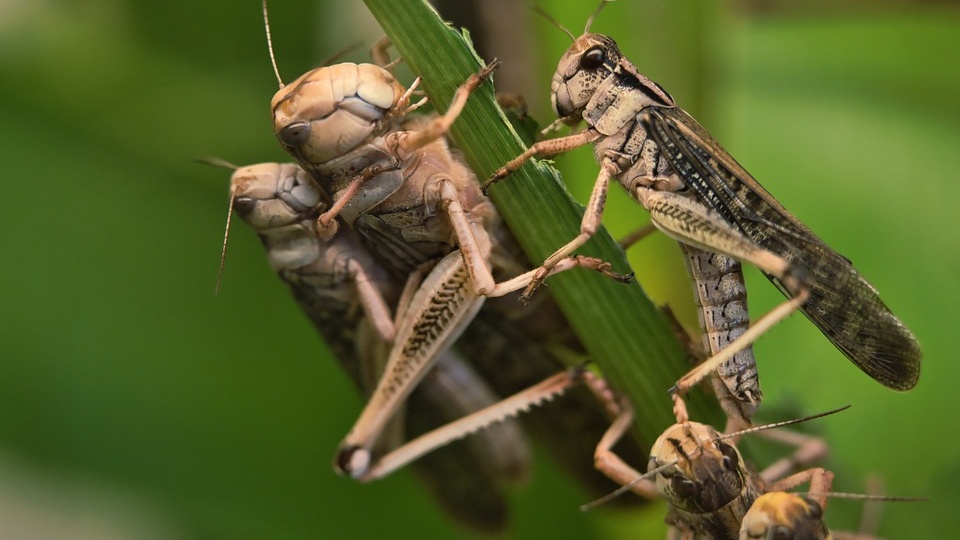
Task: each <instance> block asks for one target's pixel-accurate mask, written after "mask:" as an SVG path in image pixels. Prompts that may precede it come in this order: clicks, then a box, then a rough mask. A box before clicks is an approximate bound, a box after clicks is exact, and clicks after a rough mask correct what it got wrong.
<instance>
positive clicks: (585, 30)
mask: <svg viewBox="0 0 960 540" xmlns="http://www.w3.org/2000/svg"><path fill="white" fill-rule="evenodd" d="M264 1H266V0H264ZM608 2H613V0H600V5H599V6H597V9H595V10H593V13H591V14H590V18H589V19H587V25H586V26H584V27H583V33H584V34H586V33H588V32H590V27H591V26H593V19H595V18H596V17H597V15H599V14H600V11H601V10H602V9H603V6H605V5H607V3H608Z"/></svg>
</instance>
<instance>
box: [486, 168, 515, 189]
mask: <svg viewBox="0 0 960 540" xmlns="http://www.w3.org/2000/svg"><path fill="white" fill-rule="evenodd" d="M508 174H510V173H509V172H507V168H506V167H500V168H499V169H497V172H495V173H493V174H491V175H490V178H489V179H488V180H487V181H486V182H484V183H483V185H482V186H480V191H482V192H483V194H484V195H486V194H487V190H489V189H490V187H491V186H493V185H494V184H496V183H497V182H499V181H501V180H503V179H504V178H506V177H507V175H508Z"/></svg>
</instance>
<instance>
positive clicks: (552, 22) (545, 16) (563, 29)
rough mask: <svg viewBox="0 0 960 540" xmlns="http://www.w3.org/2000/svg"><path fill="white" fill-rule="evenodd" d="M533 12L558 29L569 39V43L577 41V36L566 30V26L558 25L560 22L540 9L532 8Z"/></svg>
mask: <svg viewBox="0 0 960 540" xmlns="http://www.w3.org/2000/svg"><path fill="white" fill-rule="evenodd" d="M533 11H534V12H535V13H537V14H538V15H540V16H541V17H543V18H544V19H546V20H548V21H550V23H551V24H553V25H554V26H556V27H557V28H559V29H560V31H562V32H563V33H564V34H566V35H567V36H568V37H569V38H570V41H573V42H576V41H577V36H575V35H573V32H571V31H570V30H567V27H566V26H564V25H562V24H560V22H559V21H557V20H556V19H554V18H553V16H552V15H550V14H549V13H547V12H546V11H544V9H543V8H542V7H540V6H533Z"/></svg>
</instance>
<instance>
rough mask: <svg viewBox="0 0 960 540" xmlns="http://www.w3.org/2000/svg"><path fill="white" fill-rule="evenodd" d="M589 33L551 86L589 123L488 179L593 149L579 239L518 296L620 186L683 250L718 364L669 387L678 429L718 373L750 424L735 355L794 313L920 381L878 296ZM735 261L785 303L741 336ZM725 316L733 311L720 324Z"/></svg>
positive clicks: (861, 362) (890, 379)
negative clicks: (701, 388)
mask: <svg viewBox="0 0 960 540" xmlns="http://www.w3.org/2000/svg"><path fill="white" fill-rule="evenodd" d="M602 6H603V4H601V7H602ZM597 11H599V9H598V10H597ZM594 15H596V12H595V13H594ZM592 19H593V17H591V21H592ZM589 26H590V22H588V23H587V30H585V32H584V34H583V35H581V36H580V37H574V36H573V35H572V34H570V33H569V32H567V33H568V35H570V37H571V39H572V40H573V42H574V43H573V45H572V46H571V47H570V48H569V49H568V50H567V51H566V53H564V55H563V56H562V57H561V59H560V61H559V63H558V66H557V71H556V73H555V74H554V77H553V82H552V84H551V103H552V104H553V109H554V111H555V112H556V114H557V116H558V118H559V119H560V120H558V122H562V123H566V124H569V125H576V124H577V123H579V122H581V121H585V122H586V124H587V127H586V129H584V130H583V131H581V132H579V133H577V134H575V135H570V136H566V137H561V138H556V139H550V140H545V141H541V142H538V143H536V144H534V145H533V146H531V147H530V148H529V149H528V150H527V151H525V152H524V153H523V154H521V155H520V156H518V157H517V158H515V159H514V160H512V161H510V162H509V163H507V164H506V165H505V166H504V167H502V168H501V169H500V170H499V171H497V172H496V173H494V174H493V175H492V177H491V178H490V180H489V181H488V182H487V183H486V184H485V188H488V187H489V186H490V185H492V184H493V183H495V182H497V181H499V180H501V179H503V178H505V177H506V176H507V175H509V174H510V173H511V172H512V171H515V170H516V169H518V168H519V167H520V166H521V165H522V164H523V163H524V162H526V161H527V160H529V159H530V158H532V157H535V156H543V155H553V154H559V153H562V152H565V151H568V150H571V149H573V148H577V147H579V146H583V145H587V144H593V145H594V155H595V158H596V159H597V161H598V162H599V163H600V173H599V175H598V177H597V181H596V184H595V186H594V189H593V192H592V194H591V196H590V201H589V203H588V206H587V210H586V213H585V214H584V217H583V220H582V222H581V227H580V234H579V235H578V236H577V237H576V238H574V239H573V240H572V241H571V242H569V243H568V244H566V245H565V246H563V247H561V248H560V249H558V250H557V251H556V252H555V253H554V254H553V255H551V256H550V257H549V258H548V259H547V260H546V261H545V262H544V263H543V266H542V267H541V269H540V274H539V275H538V276H537V277H536V278H535V279H534V280H533V281H532V282H531V285H530V286H529V287H528V289H527V291H526V294H528V295H529V294H530V293H532V291H533V289H535V288H536V286H537V285H538V284H539V282H540V281H542V279H541V278H542V277H545V276H546V275H547V274H548V273H549V270H550V268H552V267H553V266H554V265H555V264H557V262H558V261H559V260H561V259H562V258H563V257H566V256H567V255H569V254H570V253H572V252H573V251H574V250H576V249H577V248H578V247H580V246H581V245H583V244H584V243H585V242H587V240H589V239H590V237H591V236H592V235H593V234H594V233H595V231H596V230H597V228H598V227H599V226H600V220H601V216H602V213H603V207H604V202H605V200H606V194H607V190H608V187H609V184H610V181H611V179H616V180H617V181H619V182H620V184H621V185H622V186H623V187H624V188H625V189H626V190H627V192H628V193H629V194H630V196H631V197H633V198H634V199H636V201H637V202H638V203H640V205H641V206H643V207H644V208H645V209H646V210H648V211H649V212H650V217H651V221H652V222H653V224H654V225H656V226H657V228H659V229H660V230H662V231H664V232H665V233H666V234H668V235H669V236H671V237H673V238H674V239H676V240H678V241H679V242H680V243H681V244H682V245H683V246H684V250H685V252H686V253H687V257H688V261H687V262H688V265H689V267H690V268H691V273H692V274H693V277H694V278H695V281H696V288H697V290H698V298H699V301H700V303H701V307H702V309H701V318H702V321H703V322H704V324H703V326H704V327H705V330H706V331H707V338H706V341H707V342H708V344H709V345H710V349H711V353H712V354H713V356H712V357H711V358H710V359H708V360H707V361H705V362H704V363H702V364H701V365H699V366H697V367H696V368H694V369H693V370H692V371H691V372H690V373H688V374H687V375H685V376H684V377H683V378H681V379H680V380H679V381H678V382H677V384H676V386H674V387H673V388H672V389H671V392H672V393H673V395H674V401H675V407H676V412H677V416H678V420H681V421H682V420H684V419H686V418H687V415H686V410H685V407H684V404H683V399H682V396H683V394H684V393H685V392H686V391H687V390H689V389H690V388H691V387H692V386H693V385H695V384H697V383H698V382H699V381H701V380H703V378H705V377H706V376H708V375H710V374H712V373H714V372H719V376H720V378H721V379H722V381H723V385H724V386H725V387H726V388H725V389H720V390H721V394H727V395H729V396H732V397H733V398H734V400H725V399H724V396H723V395H721V396H720V397H721V403H722V404H724V408H725V410H726V412H727V414H728V417H730V418H731V419H732V420H733V421H736V422H738V423H741V424H749V421H750V417H751V416H752V415H753V413H754V411H755V410H756V408H757V406H758V404H759V401H760V399H761V393H760V389H759V384H758V381H757V378H756V366H755V361H754V359H753V356H752V353H749V352H744V351H745V350H746V347H747V346H748V345H750V344H751V343H752V342H753V341H754V340H755V339H756V338H757V337H758V336H759V335H761V334H762V333H763V332H764V331H766V330H767V329H768V328H770V327H771V326H773V325H774V324H776V323H777V322H778V321H780V320H782V319H783V318H784V317H786V316H787V315H789V314H790V313H792V312H793V311H796V310H797V309H799V310H801V311H802V312H803V313H804V314H805V315H806V316H807V317H808V318H809V319H810V320H811V321H812V322H813V323H814V324H815V325H816V326H817V327H818V328H819V329H820V330H821V331H822V332H823V333H824V335H825V336H826V337H827V339H829V340H830V341H831V342H832V343H833V344H834V345H836V347H837V348H838V349H840V351H841V352H843V353H844V355H846V356H847V357H848V358H849V359H850V360H851V361H852V362H853V363H854V364H855V365H856V366H857V367H859V368H860V369H861V370H862V371H863V372H865V373H866V374H867V375H869V376H870V377H872V378H873V379H875V380H876V381H878V382H880V383H881V384H883V385H885V386H887V387H889V388H892V389H895V390H909V389H910V388H912V387H913V386H914V385H916V383H917V380H918V378H919V375H920V357H921V353H920V347H919V345H918V344H917V341H916V339H915V338H914V337H913V335H912V334H911V333H910V331H909V330H908V329H907V328H906V327H905V326H904V325H903V323H901V322H900V320H899V319H898V318H897V317H896V316H894V315H893V313H891V312H890V310H889V309H888V308H887V306H886V305H885V304H884V303H883V301H882V300H881V299H880V297H879V295H878V293H877V291H876V289H875V288H874V287H873V286H872V285H870V284H869V283H868V282H867V281H866V279H864V278H863V276H861V275H860V273H859V272H857V271H856V269H854V267H853V265H852V264H851V263H850V261H849V260H847V259H845V258H844V257H843V256H841V255H840V254H838V253H837V252H836V251H834V250H833V249H831V248H830V247H829V246H827V245H826V244H825V243H824V242H823V241H822V240H821V239H820V238H818V237H817V236H816V235H814V233H813V232H812V231H810V230H809V229H808V228H807V227H806V226H805V225H804V224H803V223H801V222H800V220H798V219H797V218H795V217H794V216H793V215H791V214H790V213H789V212H788V211H787V210H786V209H785V208H784V207H783V206H782V205H781V204H780V203H779V202H777V201H776V199H774V198H773V196H772V195H770V193H769V192H767V191H766V190H765V189H764V188H763V187H762V186H761V185H760V184H759V183H758V182H757V181H756V180H755V179H754V178H753V177H752V176H751V175H750V174H749V173H748V172H747V171H746V170H745V169H744V168H743V167H742V166H740V164H739V163H737V162H736V161H735V160H734V159H733V157H732V156H730V154H729V153H727V151H726V150H724V149H723V147H722V146H720V144H719V143H718V142H717V141H716V140H714V139H713V137H711V136H710V134H709V133H707V131H706V130H705V129H704V128H703V127H701V126H700V124H698V123H697V121H696V120H694V119H693V117H691V116H690V115H689V114H687V113H686V112H684V111H683V109H681V108H680V107H678V106H677V105H676V103H675V102H674V100H673V98H672V97H671V96H670V95H669V94H668V93H667V92H666V91H665V90H664V89H663V88H661V87H660V85H658V84H657V83H655V82H653V81H652V80H650V79H648V78H647V77H646V76H644V75H643V74H641V73H640V71H639V70H638V69H637V68H636V67H635V66H634V65H633V64H632V63H631V62H630V61H629V60H628V59H627V58H625V57H624V56H623V54H622V53H621V52H620V50H619V48H618V47H617V44H616V42H614V40H613V39H611V38H610V37H608V36H605V35H602V34H594V33H589ZM735 260H740V261H747V262H749V263H751V264H754V265H756V266H757V267H759V268H760V269H761V270H762V271H763V272H764V273H765V274H766V275H767V277H768V278H769V279H770V280H771V281H772V282H773V283H774V285H776V286H777V287H778V288H779V289H780V290H781V291H782V292H784V293H785V294H786V295H787V296H788V297H789V300H788V301H786V302H785V303H783V304H781V305H780V306H778V307H776V308H775V309H773V310H772V311H771V312H770V313H768V314H766V315H765V316H764V317H762V318H761V319H759V320H758V321H757V322H755V323H754V324H753V325H752V326H750V327H749V328H746V329H744V324H745V323H746V320H747V319H746V317H745V314H746V303H745V297H744V296H743V288H742V275H741V272H740V268H739V265H738V264H737V263H736V262H735ZM698 270H702V271H703V273H702V275H701V274H700V273H698ZM731 312H732V313H734V314H735V315H736V316H735V317H731V318H727V317H726V315H728V314H729V313H731ZM709 321H714V322H715V324H713V325H711V324H708V322H709ZM738 355H739V356H738ZM715 388H718V385H715ZM726 401H730V402H729V403H727V402H726Z"/></svg>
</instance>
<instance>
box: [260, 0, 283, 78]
mask: <svg viewBox="0 0 960 540" xmlns="http://www.w3.org/2000/svg"><path fill="white" fill-rule="evenodd" d="M263 28H264V29H265V30H266V31H267V51H269V52H270V65H272V66H273V74H274V75H276V77H277V83H279V84H280V88H283V87H284V84H283V79H281V78H280V70H279V69H277V57H276V56H274V55H273V37H271V36H270V16H269V15H268V14H267V0H263Z"/></svg>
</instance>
